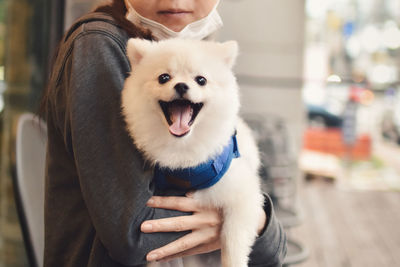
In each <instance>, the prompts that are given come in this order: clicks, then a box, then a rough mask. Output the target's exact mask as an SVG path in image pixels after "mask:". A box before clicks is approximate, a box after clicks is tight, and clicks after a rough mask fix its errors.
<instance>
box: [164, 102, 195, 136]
mask: <svg viewBox="0 0 400 267" xmlns="http://www.w3.org/2000/svg"><path fill="white" fill-rule="evenodd" d="M169 112H170V114H171V121H172V124H171V125H170V126H169V131H170V132H171V133H172V134H174V135H178V136H179V135H183V134H185V133H187V132H188V131H189V130H190V126H189V122H190V118H191V112H192V108H191V107H190V105H174V106H172V107H171V108H170V110H169Z"/></svg>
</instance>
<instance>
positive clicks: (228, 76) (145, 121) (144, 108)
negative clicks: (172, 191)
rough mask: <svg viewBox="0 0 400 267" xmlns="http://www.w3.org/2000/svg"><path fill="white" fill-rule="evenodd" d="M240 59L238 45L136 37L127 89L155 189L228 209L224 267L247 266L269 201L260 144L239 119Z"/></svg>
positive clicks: (135, 133)
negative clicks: (237, 69) (176, 190)
mask: <svg viewBox="0 0 400 267" xmlns="http://www.w3.org/2000/svg"><path fill="white" fill-rule="evenodd" d="M237 53H238V46H237V43H236V42H235V41H229V42H225V43H217V42H208V41H191V40H190V41H189V40H179V39H171V40H166V41H160V42H150V41H146V40H140V39H130V40H129V42H128V45H127V54H128V57H129V60H130V63H131V66H132V72H131V74H130V76H129V77H128V78H127V80H126V82H125V85H124V89H123V91H122V110H123V114H124V117H125V120H126V123H127V127H128V131H129V133H130V135H131V137H132V139H133V141H134V143H135V145H136V146H137V148H138V149H139V150H140V151H141V152H142V153H143V154H144V157H145V158H146V160H147V161H149V162H151V163H152V165H153V166H154V179H155V184H156V186H158V187H159V188H161V189H162V188H168V187H172V188H174V187H175V188H180V189H185V190H196V191H195V194H194V198H195V199H197V200H199V201H200V203H202V204H203V205H205V206H216V207H218V208H221V210H222V214H223V226H222V232H221V240H222V248H221V262H222V266H224V267H244V266H247V265H248V257H249V254H250V252H251V247H252V245H253V243H254V241H255V239H256V237H257V226H258V224H259V221H260V216H261V213H262V212H263V200H264V197H263V195H262V192H261V187H260V179H259V175H258V167H259V162H260V160H259V155H258V150H257V146H256V143H255V140H254V138H253V137H252V134H251V131H250V129H249V128H248V127H247V126H246V124H245V123H244V122H243V121H242V119H240V118H239V115H238V112H239V108H240V101H239V88H238V85H237V82H236V78H235V76H234V74H233V72H232V66H233V64H234V62H235V60H236V57H237ZM193 257H196V256H193Z"/></svg>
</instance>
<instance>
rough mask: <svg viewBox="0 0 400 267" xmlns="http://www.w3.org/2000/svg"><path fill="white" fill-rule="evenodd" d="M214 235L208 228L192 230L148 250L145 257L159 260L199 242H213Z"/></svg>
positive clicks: (150, 259) (190, 247)
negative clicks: (165, 243)
mask: <svg viewBox="0 0 400 267" xmlns="http://www.w3.org/2000/svg"><path fill="white" fill-rule="evenodd" d="M216 236H218V235H217V234H216V233H213V232H212V231H210V230H208V229H207V230H205V231H202V230H199V231H194V232H192V233H190V234H187V235H184V236H183V237H181V238H179V239H177V240H175V241H173V242H171V243H169V244H167V245H165V246H163V247H161V248H158V249H155V250H153V251H150V252H149V253H148V254H147V256H146V259H147V260H148V261H155V260H160V259H163V258H166V257H169V256H172V255H175V254H178V253H181V252H184V251H186V250H190V249H192V248H194V247H197V246H199V245H201V244H205V243H210V242H214V241H215V239H216Z"/></svg>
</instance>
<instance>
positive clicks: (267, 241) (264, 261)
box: [249, 195, 287, 267]
mask: <svg viewBox="0 0 400 267" xmlns="http://www.w3.org/2000/svg"><path fill="white" fill-rule="evenodd" d="M264 211H265V213H266V215H267V225H266V226H265V229H264V231H263V232H262V233H261V234H260V236H259V237H258V238H257V239H256V242H255V244H254V245H253V250H252V252H251V254H250V263H249V266H253V267H256V266H260V267H261V266H262V267H280V266H282V265H283V260H284V258H285V256H286V252H287V247H286V234H285V231H284V229H283V227H282V225H281V224H280V223H279V221H278V219H277V218H276V215H275V212H274V207H273V204H272V200H271V199H270V198H269V196H268V195H265V201H264Z"/></svg>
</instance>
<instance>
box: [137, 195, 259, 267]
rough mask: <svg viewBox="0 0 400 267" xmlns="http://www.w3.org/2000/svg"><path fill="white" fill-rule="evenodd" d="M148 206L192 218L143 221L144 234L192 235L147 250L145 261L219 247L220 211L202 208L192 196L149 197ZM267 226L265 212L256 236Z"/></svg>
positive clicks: (182, 255)
mask: <svg viewBox="0 0 400 267" xmlns="http://www.w3.org/2000/svg"><path fill="white" fill-rule="evenodd" d="M147 205H148V206H149V207H153V208H163V209H171V210H179V211H183V212H192V213H193V214H192V215H187V216H179V217H171V218H165V219H158V220H150V221H145V222H143V223H142V225H141V230H142V232H144V233H154V232H182V231H191V233H189V234H187V235H185V236H183V237H181V238H179V239H177V240H175V241H173V242H171V243H169V244H167V245H165V246H163V247H161V248H158V249H155V250H153V251H150V252H149V253H148V254H147V256H146V259H147V260H148V261H156V260H157V261H159V260H171V259H173V258H178V257H184V256H190V255H196V254H202V253H207V252H211V251H214V250H217V249H220V248H221V241H220V233H221V227H222V223H223V218H222V213H221V210H220V209H218V208H205V207H202V206H201V205H200V204H199V203H198V202H197V201H196V200H195V199H193V197H192V194H188V195H187V196H186V197H152V198H151V199H150V200H149V202H148V203H147ZM265 224H266V215H265V212H263V213H262V216H261V218H260V222H259V227H258V233H260V232H261V231H262V230H263V229H264V227H265Z"/></svg>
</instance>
